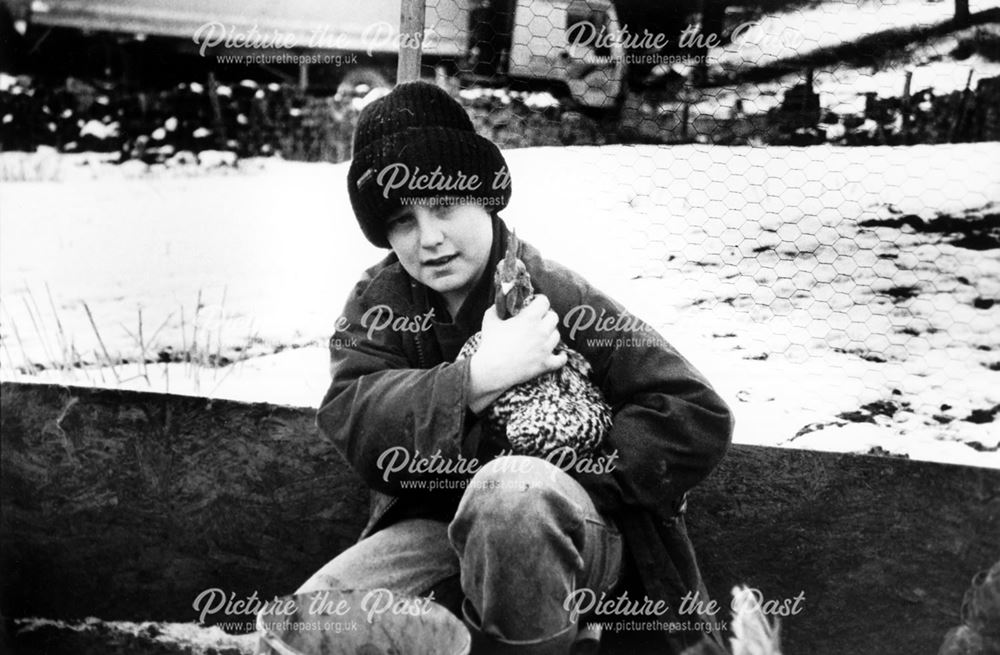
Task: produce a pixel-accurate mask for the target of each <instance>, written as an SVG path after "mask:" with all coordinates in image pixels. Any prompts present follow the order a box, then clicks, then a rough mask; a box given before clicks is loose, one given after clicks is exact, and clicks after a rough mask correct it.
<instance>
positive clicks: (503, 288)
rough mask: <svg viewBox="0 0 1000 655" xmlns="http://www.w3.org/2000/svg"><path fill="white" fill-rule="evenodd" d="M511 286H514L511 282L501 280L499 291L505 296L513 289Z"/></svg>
mask: <svg viewBox="0 0 1000 655" xmlns="http://www.w3.org/2000/svg"><path fill="white" fill-rule="evenodd" d="M513 288H514V283H513V282H501V283H500V293H502V294H503V295H505V296H506V295H507V294H508V293H510V290H511V289H513Z"/></svg>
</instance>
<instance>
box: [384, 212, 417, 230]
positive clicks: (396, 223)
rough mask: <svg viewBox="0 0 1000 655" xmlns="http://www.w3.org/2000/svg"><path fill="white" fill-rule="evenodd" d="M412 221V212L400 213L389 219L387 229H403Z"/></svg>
mask: <svg viewBox="0 0 1000 655" xmlns="http://www.w3.org/2000/svg"><path fill="white" fill-rule="evenodd" d="M412 221H413V213H412V212H408V211H407V212H402V213H399V214H396V215H395V216H393V217H392V218H390V219H389V229H390V230H391V229H393V228H399V227H405V226H407V225H409V224H410V223H411V222H412Z"/></svg>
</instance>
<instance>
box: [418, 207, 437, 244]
mask: <svg viewBox="0 0 1000 655" xmlns="http://www.w3.org/2000/svg"><path fill="white" fill-rule="evenodd" d="M416 216H417V227H418V228H419V229H420V245H421V246H423V247H424V248H433V247H435V246H437V245H438V244H440V243H441V242H442V241H444V230H442V229H441V219H440V218H438V216H437V214H436V213H435V212H434V211H433V210H431V209H430V208H427V207H417V208H416Z"/></svg>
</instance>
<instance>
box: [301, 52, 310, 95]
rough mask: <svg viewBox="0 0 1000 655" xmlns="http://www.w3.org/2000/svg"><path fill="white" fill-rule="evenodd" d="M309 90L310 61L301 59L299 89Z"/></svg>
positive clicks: (303, 91) (302, 90)
mask: <svg viewBox="0 0 1000 655" xmlns="http://www.w3.org/2000/svg"><path fill="white" fill-rule="evenodd" d="M308 90H309V62H308V61H306V60H305V59H301V60H299V91H301V92H302V93H305V92H306V91H308Z"/></svg>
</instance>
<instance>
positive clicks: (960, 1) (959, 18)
mask: <svg viewBox="0 0 1000 655" xmlns="http://www.w3.org/2000/svg"><path fill="white" fill-rule="evenodd" d="M968 22H969V0H955V24H956V25H965V24H966V23H968Z"/></svg>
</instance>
